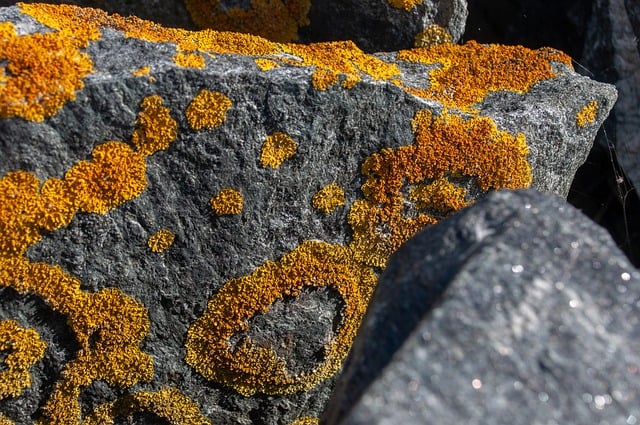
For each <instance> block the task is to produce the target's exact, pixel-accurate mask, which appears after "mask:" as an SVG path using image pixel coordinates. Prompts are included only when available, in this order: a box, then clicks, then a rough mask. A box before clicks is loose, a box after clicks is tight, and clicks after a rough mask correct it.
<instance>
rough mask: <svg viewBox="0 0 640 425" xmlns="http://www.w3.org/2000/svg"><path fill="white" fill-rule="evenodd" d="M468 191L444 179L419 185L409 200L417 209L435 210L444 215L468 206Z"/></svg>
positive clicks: (411, 192) (413, 189)
mask: <svg viewBox="0 0 640 425" xmlns="http://www.w3.org/2000/svg"><path fill="white" fill-rule="evenodd" d="M466 195H467V191H466V190H465V189H464V188H462V187H459V186H456V185H455V184H453V183H451V182H450V181H449V180H447V179H446V178H444V177H441V178H439V179H436V180H435V181H433V182H432V183H429V184H427V183H419V184H417V185H416V186H415V187H413V188H412V189H411V191H410V193H409V200H411V201H413V202H415V204H416V208H418V209H427V208H434V209H436V210H438V211H439V212H442V213H448V212H451V211H457V210H459V209H461V208H464V207H466V206H467V205H468V203H467V201H466V200H465V198H466Z"/></svg>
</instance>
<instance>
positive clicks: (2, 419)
mask: <svg viewBox="0 0 640 425" xmlns="http://www.w3.org/2000/svg"><path fill="white" fill-rule="evenodd" d="M0 425H15V423H14V422H13V421H12V420H11V419H9V418H7V417H6V416H5V415H3V414H2V413H0Z"/></svg>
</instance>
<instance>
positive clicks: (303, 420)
mask: <svg viewBox="0 0 640 425" xmlns="http://www.w3.org/2000/svg"><path fill="white" fill-rule="evenodd" d="M319 424H320V419H319V418H312V417H311V416H302V417H300V418H298V419H296V420H295V421H293V422H291V423H290V424H289V425H319Z"/></svg>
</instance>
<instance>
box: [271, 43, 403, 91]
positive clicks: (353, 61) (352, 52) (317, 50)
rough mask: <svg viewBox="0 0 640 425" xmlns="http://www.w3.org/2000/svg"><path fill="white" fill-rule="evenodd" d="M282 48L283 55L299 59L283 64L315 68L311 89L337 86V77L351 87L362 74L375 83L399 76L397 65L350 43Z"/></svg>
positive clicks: (294, 45) (287, 45) (286, 45)
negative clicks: (341, 78)
mask: <svg viewBox="0 0 640 425" xmlns="http://www.w3.org/2000/svg"><path fill="white" fill-rule="evenodd" d="M281 47H282V49H283V50H284V52H285V53H288V54H291V55H294V56H297V57H298V58H300V59H301V61H296V60H286V61H285V62H286V63H288V64H289V65H295V66H315V67H316V70H315V71H314V74H313V75H312V79H313V81H314V87H315V86H317V88H320V89H322V90H326V89H327V88H328V87H329V86H330V85H332V84H335V83H337V82H338V78H337V77H338V75H340V74H343V75H344V76H345V78H347V79H348V80H349V84H348V85H349V86H351V87H353V85H355V83H357V82H359V81H360V80H361V79H362V77H361V74H362V73H364V74H366V75H368V76H370V77H371V78H373V79H374V80H388V79H391V78H393V77H398V76H400V75H401V74H400V69H399V68H398V66H397V65H395V64H391V63H387V62H384V61H382V60H380V59H378V58H376V57H375V56H372V55H368V54H366V53H364V52H363V51H362V50H360V49H359V48H358V47H357V46H356V45H355V44H354V43H353V42H352V41H334V42H327V43H315V44H309V45H303V44H284V45H282V46H281ZM316 74H317V75H316Z"/></svg>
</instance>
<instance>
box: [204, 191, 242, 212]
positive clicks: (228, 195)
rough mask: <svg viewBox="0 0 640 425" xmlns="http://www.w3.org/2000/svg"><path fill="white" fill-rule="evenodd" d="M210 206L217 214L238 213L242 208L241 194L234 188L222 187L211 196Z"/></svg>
mask: <svg viewBox="0 0 640 425" xmlns="http://www.w3.org/2000/svg"><path fill="white" fill-rule="evenodd" d="M211 208H213V212H215V213H216V215H219V216H220V215H234V214H240V213H241V212H242V208H244V201H243V199H242V194H241V193H240V192H238V191H237V190H234V189H222V190H221V191H220V192H219V193H218V194H217V195H216V196H215V197H213V198H211Z"/></svg>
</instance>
